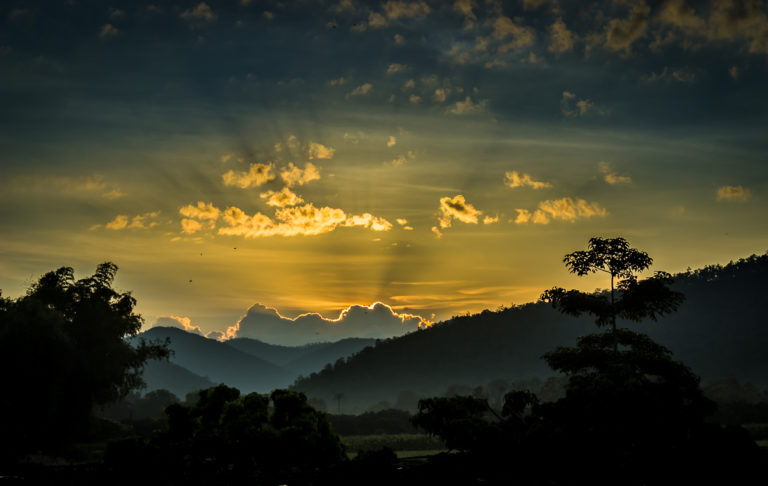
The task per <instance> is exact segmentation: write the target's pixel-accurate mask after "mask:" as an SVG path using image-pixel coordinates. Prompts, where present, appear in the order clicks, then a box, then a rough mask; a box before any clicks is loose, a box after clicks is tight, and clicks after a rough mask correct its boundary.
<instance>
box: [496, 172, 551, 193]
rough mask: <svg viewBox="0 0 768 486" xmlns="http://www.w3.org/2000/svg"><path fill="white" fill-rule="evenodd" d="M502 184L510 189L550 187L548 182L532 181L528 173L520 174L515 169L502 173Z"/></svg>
mask: <svg viewBox="0 0 768 486" xmlns="http://www.w3.org/2000/svg"><path fill="white" fill-rule="evenodd" d="M504 185H505V186H509V187H511V188H512V189H516V188H518V187H530V188H532V189H547V188H549V187H552V184H550V183H549V182H542V181H534V180H533V179H532V178H531V176H530V175H529V174H520V173H518V172H517V171H516V170H513V171H511V172H505V173H504Z"/></svg>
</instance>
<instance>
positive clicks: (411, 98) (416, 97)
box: [408, 94, 421, 105]
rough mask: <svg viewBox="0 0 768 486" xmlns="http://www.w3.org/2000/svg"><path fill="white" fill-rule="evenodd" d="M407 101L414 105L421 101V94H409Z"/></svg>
mask: <svg viewBox="0 0 768 486" xmlns="http://www.w3.org/2000/svg"><path fill="white" fill-rule="evenodd" d="M408 101H410V102H411V103H413V104H414V105H415V104H418V103H421V96H419V95H415V94H412V95H411V96H409V97H408Z"/></svg>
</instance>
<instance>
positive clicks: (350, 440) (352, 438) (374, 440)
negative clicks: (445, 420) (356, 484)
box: [341, 434, 446, 457]
mask: <svg viewBox="0 0 768 486" xmlns="http://www.w3.org/2000/svg"><path fill="white" fill-rule="evenodd" d="M341 440H342V442H344V443H345V444H346V445H347V450H348V451H349V452H354V453H357V452H360V451H375V450H379V449H383V448H385V447H388V448H390V449H392V450H393V451H396V452H397V453H398V457H400V454H401V453H403V452H411V451H419V452H424V451H429V452H433V453H436V452H443V451H445V450H446V449H445V446H444V445H443V443H442V441H440V440H439V439H437V438H436V437H431V436H429V435H426V434H379V435H348V436H343V437H342V438H341ZM416 455H428V454H426V453H424V454H416Z"/></svg>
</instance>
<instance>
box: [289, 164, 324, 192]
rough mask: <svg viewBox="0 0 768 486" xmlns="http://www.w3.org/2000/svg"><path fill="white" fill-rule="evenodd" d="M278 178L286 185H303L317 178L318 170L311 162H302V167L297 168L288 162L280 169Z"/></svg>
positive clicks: (318, 177)
mask: <svg viewBox="0 0 768 486" xmlns="http://www.w3.org/2000/svg"><path fill="white" fill-rule="evenodd" d="M280 178H281V179H282V180H283V182H284V183H285V185H286V186H288V187H293V186H296V185H299V186H303V185H304V184H306V183H308V182H311V181H316V180H319V179H320V172H319V171H318V170H317V167H316V166H315V164H313V163H312V162H307V163H306V164H304V169H299V168H298V167H296V166H295V165H293V162H289V163H288V167H284V168H283V169H282V170H281V171H280Z"/></svg>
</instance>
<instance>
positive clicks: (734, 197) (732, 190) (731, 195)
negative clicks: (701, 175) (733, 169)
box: [717, 186, 752, 202]
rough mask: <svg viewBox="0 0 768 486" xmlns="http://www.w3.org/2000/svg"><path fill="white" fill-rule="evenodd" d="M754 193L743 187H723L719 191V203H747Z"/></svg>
mask: <svg viewBox="0 0 768 486" xmlns="http://www.w3.org/2000/svg"><path fill="white" fill-rule="evenodd" d="M751 196H752V191H751V190H749V189H748V188H746V187H742V186H722V187H719V188H718V189H717V200H718V201H734V202H747V201H748V200H749V198H750V197H751Z"/></svg>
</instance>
